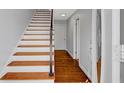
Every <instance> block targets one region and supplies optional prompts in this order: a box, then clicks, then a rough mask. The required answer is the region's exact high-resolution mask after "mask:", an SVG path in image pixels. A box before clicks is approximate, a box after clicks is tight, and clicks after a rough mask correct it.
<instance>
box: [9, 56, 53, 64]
mask: <svg viewBox="0 0 124 93" xmlns="http://www.w3.org/2000/svg"><path fill="white" fill-rule="evenodd" d="M52 59H53V61H54V55H53V57H52ZM17 60H18V61H30V60H31V61H39V60H42V61H49V60H50V56H49V55H46V56H45V55H44V56H12V57H11V59H10V60H9V61H10V62H11V61H17Z"/></svg>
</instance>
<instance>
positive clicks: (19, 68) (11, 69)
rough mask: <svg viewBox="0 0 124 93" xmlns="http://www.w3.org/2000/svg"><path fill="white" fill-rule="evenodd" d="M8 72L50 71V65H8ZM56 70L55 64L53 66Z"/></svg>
mask: <svg viewBox="0 0 124 93" xmlns="http://www.w3.org/2000/svg"><path fill="white" fill-rule="evenodd" d="M6 69H7V72H49V71H50V67H49V66H7V67H6ZM53 72H54V66H53Z"/></svg>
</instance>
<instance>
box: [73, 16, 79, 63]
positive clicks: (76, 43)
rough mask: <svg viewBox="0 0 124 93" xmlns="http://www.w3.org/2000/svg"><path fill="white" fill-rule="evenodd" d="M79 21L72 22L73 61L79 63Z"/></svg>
mask: <svg viewBox="0 0 124 93" xmlns="http://www.w3.org/2000/svg"><path fill="white" fill-rule="evenodd" d="M79 28H80V19H79V17H78V18H76V19H75V20H74V59H75V60H76V61H78V62H80V29H79Z"/></svg>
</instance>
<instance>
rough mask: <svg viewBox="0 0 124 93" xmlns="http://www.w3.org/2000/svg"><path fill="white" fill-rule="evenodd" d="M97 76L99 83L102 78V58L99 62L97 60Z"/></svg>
mask: <svg viewBox="0 0 124 93" xmlns="http://www.w3.org/2000/svg"><path fill="white" fill-rule="evenodd" d="M97 78H98V83H100V78H101V59H99V60H98V62H97Z"/></svg>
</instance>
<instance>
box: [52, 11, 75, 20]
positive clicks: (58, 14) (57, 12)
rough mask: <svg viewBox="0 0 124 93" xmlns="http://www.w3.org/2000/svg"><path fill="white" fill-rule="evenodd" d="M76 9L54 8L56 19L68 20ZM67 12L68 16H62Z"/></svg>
mask: <svg viewBox="0 0 124 93" xmlns="http://www.w3.org/2000/svg"><path fill="white" fill-rule="evenodd" d="M75 11H76V9H54V19H55V20H67V19H68V18H69V17H70V16H71V15H72V14H73V13H74V12H75ZM62 14H65V15H66V16H61V15H62Z"/></svg>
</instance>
